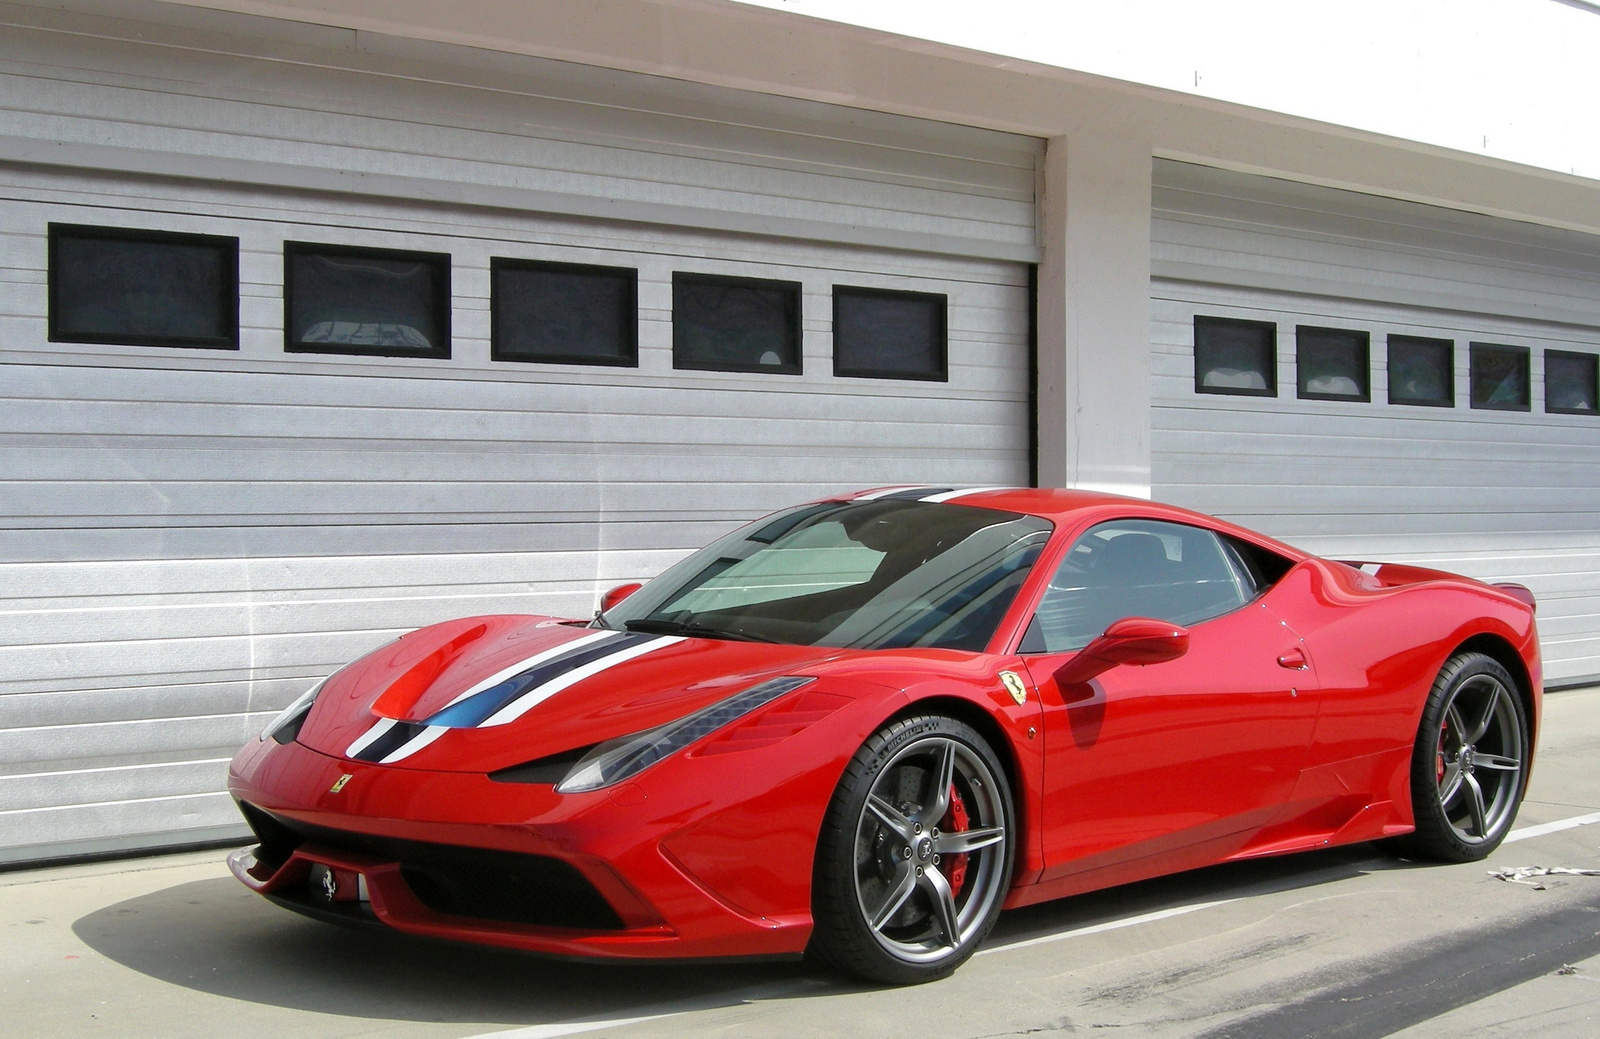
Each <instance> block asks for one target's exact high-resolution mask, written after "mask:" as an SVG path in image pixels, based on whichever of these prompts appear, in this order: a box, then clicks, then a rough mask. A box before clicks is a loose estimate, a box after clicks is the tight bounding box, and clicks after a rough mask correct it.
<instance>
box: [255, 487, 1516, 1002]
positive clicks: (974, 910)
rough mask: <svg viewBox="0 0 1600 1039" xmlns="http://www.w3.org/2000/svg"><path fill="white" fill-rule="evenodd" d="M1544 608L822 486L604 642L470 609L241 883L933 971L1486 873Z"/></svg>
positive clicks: (378, 910) (897, 978)
mask: <svg viewBox="0 0 1600 1039" xmlns="http://www.w3.org/2000/svg"><path fill="white" fill-rule="evenodd" d="M1533 613H1534V611H1533V597H1532V596H1531V595H1530V594H1529V593H1528V591H1527V589H1526V588H1523V587H1521V586H1520V585H1510V584H1505V585H1488V584H1482V583H1479V582H1477V581H1473V580H1469V579H1467V578H1464V577H1456V576H1452V575H1450V574H1445V573H1440V572H1438V571H1433V570H1424V569H1421V568H1419V567H1413V566H1397V565H1378V564H1371V563H1342V562H1333V561H1330V560H1325V559H1318V558H1315V557H1313V556H1308V555H1306V554H1305V553H1304V552H1300V551H1297V550H1296V549H1293V548H1290V547H1289V546H1287V545H1283V544H1280V543H1278V542H1276V541H1273V540H1272V539H1270V538H1266V537H1263V536H1261V535H1259V534H1255V533H1252V532H1250V531H1248V530H1243V529H1241V528H1239V527H1236V526H1233V525H1231V524H1229V523H1225V522H1222V521H1220V520H1216V519H1211V518H1209V517H1206V516H1201V515H1197V514H1195V513H1192V512H1188V511H1185V510H1183V509H1178V508H1173V507H1170V506H1164V505H1158V504H1153V503H1150V502H1144V501H1135V500H1129V499H1125V498H1117V497H1112V496H1108V495H1100V494H1090V493H1082V492H1072V491H1050V490H993V489H984V490H952V489H941V488H927V487H915V488H891V489H886V490H877V491H871V492H867V493H863V494H857V495H854V496H848V497H840V498H834V499H829V500H826V501H819V502H814V503H812V504H809V505H803V506H800V507H798V508H794V509H790V510H788V511H786V512H780V513H778V514H776V515H773V516H769V517H767V518H766V519H763V520H760V521H758V522H756V523H754V524H751V525H750V526H748V527H745V528H744V529H742V530H738V531H736V532H734V533H732V534H729V535H728V536H727V537H724V538H723V539H722V540H720V541H718V542H716V543H715V544H713V545H711V546H710V547H708V548H706V549H703V550H702V551H700V552H697V553H695V554H693V555H691V556H689V557H688V558H686V559H684V560H683V561H682V562H680V563H678V564H677V565H676V566H673V567H672V568H671V569H669V570H667V571H666V572H665V573H663V574H662V575H661V576H660V577H657V578H656V579H655V580H653V581H651V582H650V583H649V584H647V585H644V586H642V587H640V586H638V585H630V586H626V587H623V588H619V589H616V590H614V591H613V592H611V593H608V595H607V596H606V597H605V601H604V609H603V611H602V612H600V613H599V614H597V615H596V616H595V617H594V618H593V619H592V620H562V619H556V618H548V617H528V616H496V617H469V618H467V619H465V620H457V621H450V622H447V623H444V624H436V625H433V626H431V627H427V628H423V629H422V630H420V631H415V632H412V633H410V634H408V635H406V636H404V637H402V638H400V639H398V640H397V641H395V642H392V643H390V644H389V645H387V646H384V647H382V648H381V649H378V650H376V651H375V652H373V653H371V654H369V655H367V656H366V657H363V658H362V659H360V660H358V661H356V662H355V663H353V664H351V665H349V666H348V667H346V668H344V669H343V670H341V671H339V672H337V673H336V674H334V675H332V676H331V677H329V678H328V679H326V680H325V681H323V682H321V683H319V684H318V685H317V686H316V688H314V689H312V690H311V691H310V692H308V693H306V695H305V696H303V697H301V698H300V699H299V700H298V701H296V702H295V703H294V704H293V705H292V706H291V707H289V708H288V709H287V710H286V711H284V712H283V714H282V715H280V716H279V717H278V718H277V719H276V720H274V721H273V722H272V724H271V725H270V726H268V728H267V730H266V731H265V732H264V733H263V734H262V736H261V739H260V740H259V741H257V742H253V743H252V744H251V745H250V746H248V747H246V748H245V749H244V750H242V751H240V752H239V755H238V757H237V758H235V759H234V762H233V766H232V770H231V773H230V780H229V786H230V789H231V790H232V793H233V795H234V797H235V798H237V800H238V802H239V806H240V808H241V809H242V811H243V812H244V815H245V818H246V819H247V820H249V823H250V825H251V827H253V829H254V830H255V833H256V836H257V837H258V838H259V840H260V845H259V846H258V847H256V848H253V849H251V850H249V851H240V852H236V853H234V855H233V856H232V858H231V859H230V864H231V865H232V867H233V870H234V872H235V874H237V875H238V877H239V879H240V880H242V881H244V882H245V883H246V884H248V885H249V886H250V887H252V888H254V889H256V890H257V891H260V892H261V893H263V894H264V895H266V896H267V897H268V898H271V899H272V900H274V901H276V902H278V903H279V904H281V905H284V906H287V907H289V908H291V909H296V910H298V911H300V912H303V913H307V914H310V915H312V916H317V917H322V918H325V919H330V920H339V921H347V922H361V921H366V922H373V923H379V922H381V923H382V924H387V925H388V926H390V927H393V928H395V929H397V930H401V931H408V932H413V933H417V934H423V935H432V936H436V937H442V938H451V939H459V940H464V941H474V942H483V943H488V944H492V945H501V946H507V947H511V948H517V949H524V950H531V951H536V952H543V953H550V954H556V955H562V956H591V957H610V958H613V959H633V958H651V957H725V956H752V955H757V956H759V955H767V956H785V955H791V956H792V955H798V954H801V953H806V954H808V955H810V956H813V957H814V958H816V959H817V960H819V961H821V962H823V963H825V964H828V965H831V966H833V967H835V968H838V969H841V970H844V971H847V972H850V973H853V974H856V975H859V976H862V977H865V978H870V979H875V980H879V981H887V982H916V981H924V980H928V979H931V978H937V977H941V976H943V975H945V974H948V973H949V972H950V971H952V970H954V969H955V968H956V967H957V966H958V965H959V964H961V962H962V961H964V960H965V959H966V958H967V957H968V956H970V955H971V954H972V953H973V951H974V949H975V948H976V947H977V946H978V944H979V943H981V942H982V941H983V939H984V936H985V935H986V934H987V933H988V931H989V929H990V927H991V926H992V925H993V924H994V921H995V918H996V916H997V915H998V914H999V912H1000V910H1001V909H1002V908H1005V907H1010V906H1019V905H1026V904H1029V903H1033V902H1039V901H1042V900H1045V899H1052V898H1059V897H1061V896H1063V895H1072V894H1077V893H1080V892H1084V891H1091V890H1094V889H1096V888H1103V887H1107V886H1109V885H1113V884H1121V883H1126V882H1128V881H1132V880H1138V879H1141V878H1144V877H1151V876H1155V875H1157V874H1164V873H1171V872H1174V871H1178V870H1186V869H1192V868H1194V867H1197V866H1205V865H1209V864H1212V863H1217V862H1224V861H1229V860H1235V859H1245V858H1252V857H1255V856H1262V855H1278V854H1282V853H1285V852H1292V851H1299V850H1302V849H1309V848H1323V847H1327V846H1329V845H1334V844H1345V843H1350V842H1354V841H1368V840H1373V839H1375V838H1386V837H1387V838H1397V839H1398V843H1400V844H1401V845H1402V846H1404V847H1405V848H1406V849H1408V850H1409V851H1410V852H1411V853H1413V854H1419V855H1424V856H1428V857H1432V858H1437V859H1443V860H1447V861H1467V860H1472V859H1477V858H1481V857H1483V856H1485V855H1487V854H1488V853H1489V852H1490V851H1491V850H1493V849H1494V848H1495V846H1496V845H1497V844H1499V842H1500V840H1501V839H1502V838H1504V837H1505V835H1506V832H1507V831H1508V830H1509V829H1510V827H1511V823H1512V820H1513V818H1514V817H1515V815H1516V812H1517V806H1518V804H1519V802H1520V800H1521V798H1522V794H1523V791H1524V789H1525V787H1526V784H1527V779H1528V770H1529V766H1530V765H1531V763H1532V755H1533V746H1534V739H1535V735H1536V733H1537V729H1538V720H1539V706H1540V695H1541V680H1540V668H1539V644H1538V638H1537V634H1536V632H1535V629H1534V619H1533Z"/></svg>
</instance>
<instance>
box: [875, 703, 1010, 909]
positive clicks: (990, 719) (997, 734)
mask: <svg viewBox="0 0 1600 1039" xmlns="http://www.w3.org/2000/svg"><path fill="white" fill-rule="evenodd" d="M930 713H934V714H947V715H949V716H950V717H952V718H955V719H956V720H957V721H961V722H965V723H966V724H968V725H970V726H972V728H973V729H975V730H976V731H977V733H978V735H980V736H982V737H983V738H984V739H985V740H987V741H988V742H989V747H990V748H991V749H992V750H993V751H994V753H995V756H996V757H998V758H999V759H1000V765H1001V767H1002V768H1004V769H1005V770H1006V783H1007V785H1008V786H1010V788H1011V804H1012V809H1013V812H1014V813H1015V819H1014V822H1015V825H1016V828H1017V831H1018V836H1019V838H1020V839H1019V840H1018V841H1017V842H1016V845H1015V848H1016V860H1015V861H1016V864H1017V866H1016V869H1015V871H1014V872H1013V875H1012V886H1013V887H1015V886H1016V884H1017V883H1018V880H1019V878H1020V877H1021V876H1022V874H1023V863H1024V862H1026V861H1027V856H1026V849H1027V848H1028V847H1029V844H1028V843H1027V842H1029V841H1032V840H1033V839H1034V834H1033V818H1034V805H1033V804H1032V803H1031V801H1030V800H1029V797H1028V789H1027V787H1028V784H1027V783H1026V782H1025V781H1024V778H1023V770H1022V762H1021V761H1020V760H1018V752H1017V747H1016V744H1015V742H1014V741H1013V740H1012V739H1011V738H1010V737H1008V736H1007V735H1006V732H1005V729H1004V728H1002V727H1001V725H1000V723H999V722H998V721H996V720H995V717H994V715H993V714H991V713H990V712H989V711H988V710H986V709H985V708H984V707H983V705H982V704H978V703H974V702H973V701H971V700H968V699H966V698H965V697H961V696H951V695H948V694H941V693H935V694H933V695H931V696H924V697H921V698H919V699H916V700H912V701H911V702H910V703H908V704H906V705H905V706H904V707H901V708H900V709H899V710H897V711H895V712H894V713H893V714H892V715H890V716H889V717H887V718H885V719H884V720H883V723H882V724H883V725H889V724H892V723H894V722H897V721H899V720H900V719H901V718H908V717H910V716H912V715H915V714H930Z"/></svg>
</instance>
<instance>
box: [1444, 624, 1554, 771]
mask: <svg viewBox="0 0 1600 1039" xmlns="http://www.w3.org/2000/svg"><path fill="white" fill-rule="evenodd" d="M1461 653H1482V654H1483V655H1484V656H1486V657H1488V658H1489V659H1491V660H1493V661H1494V662H1495V663H1497V664H1499V665H1500V666H1501V667H1503V668H1505V669H1506V671H1508V672H1509V673H1510V674H1511V678H1512V680H1513V681H1515V682H1516V683H1517V697H1518V699H1520V700H1521V701H1522V710H1523V714H1524V716H1525V717H1526V718H1527V719H1528V729H1529V731H1528V756H1529V762H1530V764H1531V763H1532V757H1533V748H1534V746H1535V745H1536V744H1537V743H1538V737H1539V733H1538V724H1539V711H1538V705H1537V704H1535V703H1534V702H1533V677H1532V676H1531V675H1530V674H1528V665H1527V662H1526V661H1524V660H1523V659H1522V654H1521V653H1518V652H1517V648H1516V647H1515V646H1513V645H1512V644H1511V642H1510V640H1508V639H1507V638H1505V636H1503V635H1497V634H1495V633H1494V632H1489V631H1485V632H1480V633H1479V634H1477V635H1473V636H1472V637H1471V638H1469V639H1466V640H1465V641H1463V642H1462V643H1460V644H1459V645H1457V646H1456V647H1455V648H1454V649H1452V650H1451V651H1450V655H1449V656H1447V657H1446V658H1445V659H1446V660H1449V659H1451V658H1452V657H1455V656H1456V655H1458V654H1461Z"/></svg>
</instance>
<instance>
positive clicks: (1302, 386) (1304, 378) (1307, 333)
mask: <svg viewBox="0 0 1600 1039" xmlns="http://www.w3.org/2000/svg"><path fill="white" fill-rule="evenodd" d="M1370 361H1371V356H1370V344H1369V341H1368V337H1367V333H1365V332H1354V331H1350V330H1348V329H1341V328H1313V327H1311V326H1309V325H1300V326H1298V327H1296V328H1295V371H1296V375H1297V379H1298V382H1299V390H1300V396H1301V397H1302V398H1304V399H1307V400H1361V401H1367V400H1371V399H1372V390H1371V384H1370V382H1369V381H1368V375H1367V373H1368V369H1369V368H1370V367H1371V365H1370Z"/></svg>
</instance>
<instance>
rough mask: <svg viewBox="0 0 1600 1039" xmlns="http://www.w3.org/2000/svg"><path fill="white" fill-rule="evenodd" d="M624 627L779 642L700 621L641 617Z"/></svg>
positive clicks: (744, 640) (654, 632) (749, 640)
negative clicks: (715, 626)
mask: <svg viewBox="0 0 1600 1039" xmlns="http://www.w3.org/2000/svg"><path fill="white" fill-rule="evenodd" d="M622 626H623V627H625V628H627V629H628V630H629V631H643V632H647V633H649V634H651V635H690V636H705V637H706V638H713V639H731V640H733V641H734V642H777V641H778V640H777V639H769V638H767V637H766V636H764V635H752V634H750V633H749V632H746V631H734V630H732V629H731V628H714V627H711V626H710V625H706V624H701V623H700V622H699V621H675V620H666V619H664V618H660V617H641V618H640V619H638V620H632V621H623V622H622Z"/></svg>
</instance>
